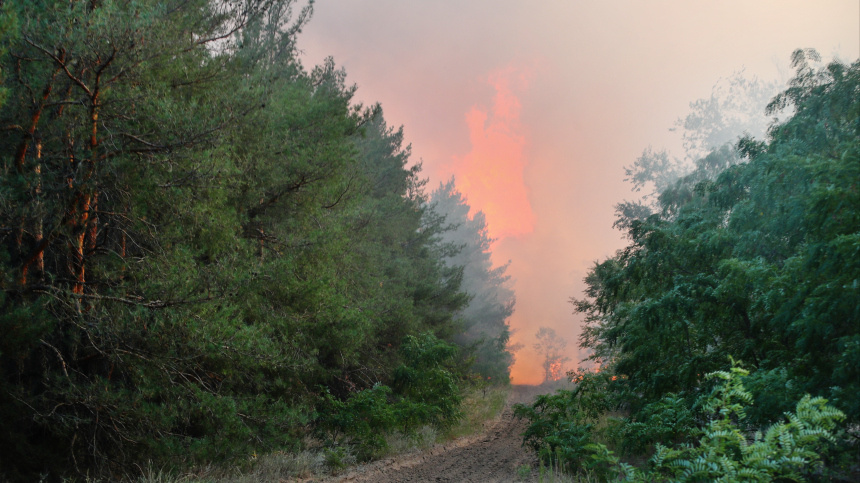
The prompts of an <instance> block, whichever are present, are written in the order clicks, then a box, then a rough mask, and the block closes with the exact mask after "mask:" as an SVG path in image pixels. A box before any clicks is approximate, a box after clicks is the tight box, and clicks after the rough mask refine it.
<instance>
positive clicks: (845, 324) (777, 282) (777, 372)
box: [574, 51, 860, 423]
mask: <svg viewBox="0 0 860 483" xmlns="http://www.w3.org/2000/svg"><path fill="white" fill-rule="evenodd" d="M816 58H817V57H816V54H814V53H812V52H807V51H798V52H796V53H795V54H794V56H793V62H794V66H795V68H796V69H797V73H796V76H795V78H794V79H793V80H792V81H791V83H790V86H789V88H788V89H787V90H786V91H784V92H783V93H781V94H780V95H778V96H777V97H776V98H775V99H774V101H773V102H772V103H771V104H770V107H769V109H770V112H771V113H776V112H778V111H779V110H780V109H783V108H787V107H791V108H793V109H794V113H793V114H792V115H791V116H790V117H788V118H786V119H784V120H783V121H781V122H777V123H775V124H774V125H773V126H771V128H770V130H769V134H768V136H769V137H768V139H767V140H766V142H761V141H756V140H754V139H751V138H745V139H742V140H741V141H740V143H739V144H738V152H739V153H741V154H744V155H746V156H747V157H748V160H747V162H744V163H738V162H737V154H736V153H733V152H731V151H730V150H727V149H726V148H722V149H719V150H716V151H714V152H712V153H711V154H709V155H708V156H706V157H704V158H702V159H700V160H698V161H697V162H696V166H697V167H696V170H695V171H693V172H692V173H690V174H689V175H687V176H685V177H682V178H680V179H678V180H677V181H676V182H675V183H674V184H672V185H670V186H667V187H666V188H664V189H663V191H662V192H661V194H660V196H659V205H658V206H657V207H656V208H655V211H654V212H653V213H654V214H652V215H650V216H644V217H634V218H627V219H625V220H623V223H621V225H619V226H622V227H623V228H626V229H627V236H628V238H629V239H630V241H631V242H630V245H629V246H628V247H627V248H625V249H624V250H621V251H619V252H618V254H617V255H616V256H614V257H612V258H610V259H609V260H606V261H604V262H601V263H599V264H596V265H595V267H594V268H593V269H592V270H591V272H590V273H589V275H588V277H587V278H586V283H587V285H588V289H587V291H586V298H584V299H583V300H577V301H574V304H575V306H576V309H577V311H578V312H580V313H583V314H585V316H586V321H587V324H588V325H587V327H586V328H585V329H584V330H583V336H582V337H583V338H582V342H583V344H584V346H586V347H587V348H589V349H591V350H592V351H593V352H592V353H593V354H594V358H595V359H597V360H599V361H600V362H601V365H602V366H603V367H604V368H605V369H606V370H609V371H611V372H612V373H613V374H614V375H615V376H617V377H618V378H619V380H621V381H623V384H620V385H619V388H621V390H623V391H624V398H625V404H626V405H627V407H629V408H630V410H631V411H632V417H633V419H634V420H636V421H643V420H644V419H647V418H648V417H649V416H648V415H647V413H648V411H650V410H651V409H653V407H654V406H653V404H656V403H657V402H658V401H660V400H661V399H662V398H664V397H665V396H666V395H667V394H674V395H676V396H675V397H678V398H682V399H683V400H684V401H685V404H686V405H687V406H689V407H692V405H693V403H694V402H695V401H696V400H698V399H700V398H701V397H702V396H703V394H704V393H705V392H706V391H707V390H708V388H709V385H710V384H711V383H710V382H709V381H706V380H704V379H703V377H702V375H703V374H706V373H709V372H713V371H719V370H725V369H726V365H725V364H726V363H725V361H726V360H727V358H728V356H735V357H738V358H741V359H743V360H745V361H749V362H750V363H751V364H752V365H753V367H755V371H753V373H752V374H751V376H750V378H749V380H748V384H749V386H748V387H749V388H750V389H751V390H752V394H753V398H754V399H755V402H756V404H755V405H753V406H752V407H750V408H749V417H750V419H751V421H754V422H758V423H763V422H765V421H771V420H773V419H774V418H776V417H778V416H779V415H780V414H782V413H783V412H785V411H789V410H791V409H792V408H791V406H790V401H796V400H797V399H799V398H800V397H801V396H802V395H803V394H806V393H809V394H813V395H816V396H820V397H826V398H827V399H828V400H829V401H831V403H832V404H833V405H834V406H836V407H837V408H839V409H840V410H842V411H843V412H845V414H846V416H847V418H848V420H849V421H852V422H856V421H858V420H860V419H858V418H860V406H858V400H857V398H856V397H852V396H850V395H853V394H857V393H858V392H860V385H858V381H860V372H858V367H860V366H858V364H857V363H856V362H857V360H858V359H857V345H856V341H857V338H858V335H860V310H858V307H860V292H858V290H857V280H860V265H858V260H860V257H858V256H857V254H858V253H860V252H858V247H860V245H858V240H860V238H858V237H860V218H859V217H858V216H860V215H858V214H860V209H858V207H860V190H858V185H857V180H858V179H860V149H858V143H857V139H858V135H860V127H858V126H860V124H858V119H860V102H858V96H857V95H856V92H857V89H858V88H860V87H858V86H860V62H855V63H853V64H851V65H846V64H841V63H838V62H834V63H831V64H830V65H828V66H826V67H824V68H816V66H815V65H814V62H815V61H816ZM649 166H650V165H649ZM628 208H630V210H628V211H630V213H633V211H631V210H632V209H633V208H632V207H628ZM634 211H635V210H634ZM634 215H635V214H631V216H634ZM646 408H651V409H646Z"/></svg>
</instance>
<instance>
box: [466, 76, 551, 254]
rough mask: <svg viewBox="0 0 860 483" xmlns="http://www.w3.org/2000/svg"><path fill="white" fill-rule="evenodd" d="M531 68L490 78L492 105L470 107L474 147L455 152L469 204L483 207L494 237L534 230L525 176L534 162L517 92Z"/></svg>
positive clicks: (467, 122) (468, 124)
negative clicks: (528, 150)
mask: <svg viewBox="0 0 860 483" xmlns="http://www.w3.org/2000/svg"><path fill="white" fill-rule="evenodd" d="M528 77H529V74H528V72H525V71H523V70H517V69H515V68H513V67H508V68H505V69H502V70H498V71H496V72H493V73H492V74H490V75H489V76H488V79H487V82H488V83H489V84H490V85H492V87H493V88H494V89H495V96H494V97H493V102H492V106H491V107H490V108H489V109H486V108H482V107H480V106H473V107H472V108H471V109H470V110H469V112H468V113H466V125H467V127H468V130H469V140H470V142H471V151H469V153H468V154H466V155H465V156H462V157H456V156H455V157H454V161H453V163H452V164H451V165H450V168H449V169H450V172H451V173H452V174H453V175H454V176H455V178H456V179H457V184H458V185H459V188H460V190H461V191H462V192H463V193H467V196H468V199H469V204H471V205H472V206H476V207H480V208H479V209H480V210H481V211H483V212H484V214H485V215H486V217H487V225H488V226H489V230H490V234H491V236H492V237H493V238H497V239H498V238H504V237H509V236H518V235H522V234H525V233H530V232H531V231H532V230H534V222H535V221H534V213H533V212H532V207H531V203H530V201H529V190H528V188H527V187H526V184H525V182H524V180H523V175H524V172H525V169H526V166H527V164H528V162H527V159H526V155H525V147H526V143H527V137H526V134H525V128H524V126H523V124H522V123H521V122H520V112H521V110H522V105H521V103H520V100H519V98H518V97H517V92H518V91H522V90H524V89H526V88H527V87H528Z"/></svg>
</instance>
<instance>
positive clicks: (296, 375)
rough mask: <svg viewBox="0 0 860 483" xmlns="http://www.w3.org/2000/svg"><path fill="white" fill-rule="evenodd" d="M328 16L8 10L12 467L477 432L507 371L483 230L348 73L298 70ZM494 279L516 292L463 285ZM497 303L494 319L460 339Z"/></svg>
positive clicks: (55, 1) (85, 471)
mask: <svg viewBox="0 0 860 483" xmlns="http://www.w3.org/2000/svg"><path fill="white" fill-rule="evenodd" d="M310 14H311V6H310V5H309V6H305V7H301V6H297V5H295V4H294V2H293V1H292V0H242V1H239V2H212V1H209V0H159V1H156V0H141V1H134V2H112V1H72V2H69V1H67V0H35V1H30V0H28V1H12V2H8V1H7V2H2V4H0V55H2V57H0V61H2V64H0V66H2V71H0V74H2V95H1V96H0V123H2V126H0V146H2V152H3V155H2V165H0V170H2V171H0V181H2V182H0V288H2V290H0V334H2V337H0V371H2V372H0V374H2V377H0V428H2V430H0V447H2V448H3V450H2V451H0V479H3V478H9V479H15V480H25V481H32V480H34V479H37V478H39V477H42V478H44V477H46V475H47V477H48V478H50V479H58V478H60V477H74V476H76V475H77V476H80V475H90V476H98V475H111V476H112V477H116V476H117V475H122V474H127V473H128V472H129V471H130V470H131V468H133V467H134V465H135V464H138V465H142V464H143V463H144V462H147V461H152V462H153V463H154V464H155V465H157V466H160V465H167V466H188V465H192V464H195V463H198V462H213V461H229V460H235V459H245V458H247V456H248V455H251V454H258V453H262V452H265V451H269V450H274V449H279V450H292V449H298V448H300V447H301V446H302V445H303V444H304V442H305V441H307V440H308V437H309V436H312V437H314V438H315V439H316V440H317V441H325V442H327V443H328V444H349V445H352V446H353V447H354V448H355V452H356V454H358V455H359V456H360V457H364V458H369V457H372V456H373V455H374V454H376V452H377V451H378V450H380V449H381V448H382V447H384V445H385V439H384V438H383V436H384V435H385V434H386V433H387V432H390V431H394V430H398V431H403V432H407V433H408V432H410V431H414V430H416V429H417V428H419V427H421V426H422V425H434V426H437V427H445V426H447V425H450V424H452V423H453V422H454V421H456V420H457V418H458V415H459V401H460V397H461V389H462V387H463V386H464V384H466V381H469V380H474V379H475V377H478V378H480V379H484V380H486V379H488V378H492V380H493V381H495V380H499V381H500V382H504V381H506V380H507V370H508V365H509V363H510V355H509V354H508V353H507V352H506V351H505V343H506V341H507V334H508V332H507V325H506V320H505V319H506V318H507V316H508V315H510V312H511V310H512V307H513V299H512V294H510V293H509V292H507V291H505V290H502V285H503V283H502V282H503V278H504V267H503V268H501V269H495V270H494V269H493V268H492V267H491V266H490V265H489V264H488V262H487V260H488V257H489V255H488V249H489V246H488V244H487V243H486V242H485V241H486V240H485V238H486V230H485V226H484V225H482V224H480V223H479V224H478V225H477V226H472V225H468V223H470V222H471V221H470V220H471V219H472V218H470V217H468V215H463V214H462V213H461V214H459V215H458V214H451V215H448V216H446V215H447V213H437V211H434V210H432V209H431V208H430V205H429V195H428V194H426V193H425V191H424V181H422V180H421V178H420V166H410V163H409V147H408V146H405V145H404V143H403V132H402V130H398V129H393V128H391V127H389V126H388V125H387V124H386V122H385V120H384V118H383V116H382V111H381V109H380V108H379V106H371V107H365V106H362V105H360V104H356V103H355V102H354V101H353V100H352V98H353V95H354V92H355V88H354V87H351V86H349V85H347V84H346V79H345V73H344V71H343V70H341V69H338V68H336V66H335V65H334V62H333V61H331V60H328V61H326V62H325V63H324V64H323V65H321V66H317V67H315V68H313V69H312V70H310V71H308V70H306V69H305V68H304V67H303V66H302V65H301V63H300V62H299V60H298V56H297V52H296V47H295V38H296V35H297V34H298V33H299V31H300V30H301V28H302V27H303V26H304V25H305V24H306V22H307V21H308V19H309V17H310ZM453 204H454V205H458V204H460V205H462V204H464V200H455V201H454V203H453ZM466 213H468V209H467V210H466ZM458 216H459V218H458ZM464 223H465V224H467V225H464V226H465V228H463V230H466V231H468V230H472V231H473V233H472V238H473V239H472V240H468V241H464V242H458V243H452V242H451V241H450V240H447V241H446V240H444V239H443V236H444V234H445V232H446V230H449V229H451V228H452V227H456V226H460V225H462V224H464ZM482 230H483V231H482ZM469 250H472V251H473V252H474V253H475V254H476V255H470V257H471V258H469V259H468V260H466V259H462V260H461V259H457V258H456V257H457V256H458V253H461V252H462V253H465V252H468V251H469ZM472 259H474V260H477V262H476V263H478V265H470V264H471V263H472V262H471V261H470V260H472ZM464 267H465V268H464ZM482 271H483V272H486V274H485V275H481V276H484V277H485V278H486V280H487V281H488V283H489V284H490V285H493V284H495V289H499V290H502V292H500V294H501V295H500V297H498V298H497V299H494V298H493V296H488V295H486V294H485V293H484V292H487V293H490V294H491V293H493V290H495V289H494V288H493V287H492V286H491V287H489V288H487V289H486V290H485V287H483V286H481V285H480V283H476V285H474V287H478V288H471V289H469V290H471V292H472V295H470V294H469V293H468V292H467V291H466V290H464V289H463V288H461V284H462V282H463V280H464V278H466V279H474V278H475V277H476V276H478V275H474V274H481V273H482ZM473 272H474V274H472V275H470V273H473ZM478 278H480V276H478ZM485 299H486V304H487V306H488V307H491V308H493V309H494V310H495V314H497V315H496V319H494V321H493V323H492V324H490V325H493V329H492V330H490V331H484V332H482V334H484V335H480V336H479V335H468V334H467V335H465V336H462V335H461V334H463V333H464V332H466V330H467V329H468V328H470V327H475V326H478V325H480V324H481V322H477V321H476V320H475V319H474V317H476V316H477V314H473V313H471V312H466V309H467V308H468V307H469V304H470V302H471V301H473V300H485ZM494 304H495V305H494ZM475 361H477V363H476V364H475V366H474V367H475V368H474V370H475V371H478V372H479V375H478V376H474V377H473V376H471V375H470V373H471V372H470V371H472V370H473V369H472V368H471V366H472V363H473V362H475ZM138 467H139V466H138Z"/></svg>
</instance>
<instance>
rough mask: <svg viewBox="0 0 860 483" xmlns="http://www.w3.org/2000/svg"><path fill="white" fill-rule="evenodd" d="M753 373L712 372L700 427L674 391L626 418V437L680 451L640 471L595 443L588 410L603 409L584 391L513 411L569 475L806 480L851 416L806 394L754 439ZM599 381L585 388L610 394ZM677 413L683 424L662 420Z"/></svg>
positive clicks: (660, 455) (657, 456)
mask: <svg viewBox="0 0 860 483" xmlns="http://www.w3.org/2000/svg"><path fill="white" fill-rule="evenodd" d="M748 374H749V373H748V371H746V370H744V369H742V368H740V367H739V366H738V365H736V364H733V366H732V367H731V369H730V370H729V371H717V372H714V373H710V374H707V375H706V379H716V380H718V381H719V383H718V384H717V385H716V386H715V387H714V390H713V391H712V393H711V394H710V395H709V396H708V397H707V398H705V399H704V401H703V404H702V407H703V409H704V413H705V414H706V415H707V417H708V421H707V424H704V426H703V427H702V428H698V427H697V425H696V424H694V421H693V420H692V418H691V417H690V415H691V414H692V410H691V408H687V407H683V406H682V405H681V401H682V400H681V399H679V398H677V397H672V396H667V397H665V398H664V399H663V400H662V401H660V402H659V403H657V404H652V405H650V406H649V410H648V412H647V414H648V417H647V418H645V419H643V420H642V421H633V422H631V421H621V427H622V428H621V433H622V435H623V436H624V437H625V438H632V437H637V436H639V437H644V438H646V440H647V441H646V442H649V441H660V440H662V441H668V440H674V444H673V446H674V448H672V447H670V446H666V445H663V444H661V443H660V442H657V443H656V446H655V451H654V453H653V456H652V457H651V459H650V460H649V464H648V467H647V468H642V469H637V468H633V467H631V466H629V465H627V464H623V463H620V461H619V458H618V457H617V456H615V455H614V453H613V452H612V451H610V450H609V449H608V448H607V447H606V446H605V445H604V444H602V443H599V442H596V441H595V439H596V436H597V433H596V430H595V426H594V424H593V422H594V419H593V418H589V417H588V416H587V411H585V410H584V409H588V408H594V409H598V410H600V409H601V406H600V405H597V406H596V407H595V405H594V404H592V403H586V402H585V401H588V400H589V399H587V398H584V397H583V395H584V394H583V392H577V391H558V392H557V393H556V394H552V395H543V396H540V397H538V398H537V399H536V401H535V403H534V404H533V405H531V406H523V405H517V406H516V407H515V414H517V415H518V416H519V417H524V418H527V419H528V420H529V421H530V425H529V427H528V429H527V430H526V432H525V434H524V443H525V444H527V445H529V446H531V447H532V448H533V449H535V450H536V451H537V452H538V454H539V455H540V456H541V458H542V460H543V461H546V462H547V463H549V464H554V465H558V466H560V467H562V468H563V469H565V470H566V471H568V472H572V473H587V474H590V475H597V476H598V477H600V478H601V479H603V480H604V481H606V480H609V479H615V478H623V479H625V480H626V481H727V482H728V481H773V480H774V479H780V478H782V479H788V480H792V481H805V479H806V478H807V477H809V476H810V475H812V474H813V473H814V472H815V471H816V470H817V469H818V467H819V466H820V465H821V463H822V457H823V455H824V454H826V453H827V452H828V451H829V449H830V448H829V444H830V443H833V442H835V441H836V438H835V430H836V429H837V425H838V423H840V422H841V421H843V420H844V419H845V415H844V414H843V413H842V412H841V411H839V410H837V409H835V408H833V407H832V406H828V405H827V401H826V400H825V399H823V398H813V397H811V396H809V395H805V396H803V398H801V399H800V401H798V403H797V405H796V408H795V411H794V412H789V413H786V414H785V421H783V422H779V423H776V424H773V425H771V426H769V427H768V428H767V429H766V430H765V431H764V432H761V431H756V432H755V435H754V437H752V439H751V440H750V432H749V428H750V426H749V421H748V418H747V417H746V410H747V408H748V407H749V405H750V404H752V401H753V397H752V395H751V394H750V393H749V392H748V391H747V390H746V389H745V388H744V385H743V383H742V378H743V377H745V376H747V375H748ZM594 378H595V376H594V375H588V376H586V377H585V378H584V381H585V382H586V385H585V386H584V387H583V391H585V392H596V393H597V394H602V395H603V396H598V398H605V397H606V396H605V394H606V391H607V387H606V386H605V385H603V386H596V385H593V384H589V382H590V381H589V379H591V380H594ZM592 400H593V399H592ZM604 410H605V409H604ZM675 415H679V416H680V417H681V418H682V421H681V422H677V423H675V422H670V421H667V420H666V419H664V418H671V417H672V416H675ZM694 435H700V436H699V438H698V441H697V442H696V443H692V436H694ZM688 440H689V441H690V442H684V441H688ZM679 442H683V444H677V443H679Z"/></svg>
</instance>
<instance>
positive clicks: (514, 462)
mask: <svg viewBox="0 0 860 483" xmlns="http://www.w3.org/2000/svg"><path fill="white" fill-rule="evenodd" d="M544 390H545V389H544ZM541 392H542V391H541V389H540V388H538V387H535V386H513V387H512V389H511V396H510V398H508V402H507V404H506V406H505V409H504V410H503V411H502V413H501V415H500V416H499V417H498V418H496V419H495V420H493V421H489V422H487V424H486V425H485V428H484V431H482V432H481V433H480V434H477V435H474V436H469V437H465V438H460V439H457V440H454V441H451V442H448V443H445V444H439V445H436V446H433V447H431V448H429V449H427V450H424V451H421V452H415V453H408V454H404V455H399V456H396V457H392V458H387V459H384V460H380V461H375V462H373V463H369V464H366V465H362V466H358V467H355V468H353V469H351V470H349V471H347V472H346V473H343V474H341V475H338V476H334V477H330V478H327V479H325V480H323V481H326V482H356V483H358V482H372V483H393V482H424V481H431V482H436V481H440V482H442V481H451V482H481V483H490V482H516V481H524V482H531V481H537V480H538V471H537V469H538V460H537V458H536V457H535V454H534V452H533V451H532V450H531V449H529V448H525V447H523V446H522V441H523V439H522V433H523V431H525V422H524V421H521V420H518V419H517V418H515V417H514V416H513V412H512V410H511V406H512V405H513V404H515V403H529V402H531V401H532V400H533V399H534V397H535V396H537V395H538V394H540V393H541ZM526 466H527V467H528V468H530V469H531V470H530V471H528V472H526V471H525V467H526ZM523 473H525V474H523Z"/></svg>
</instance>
